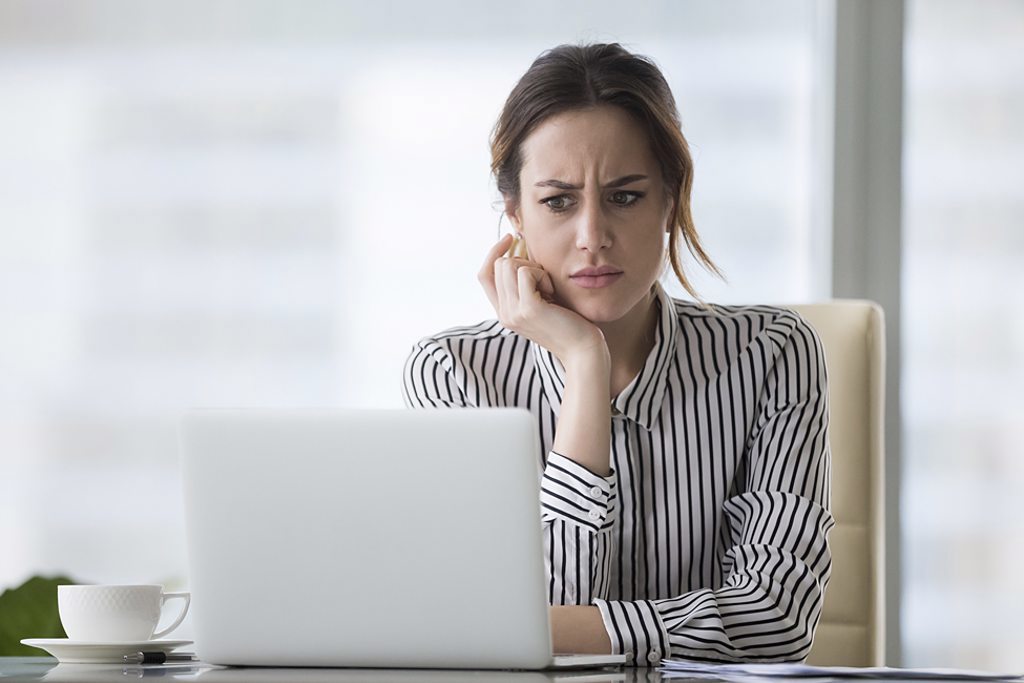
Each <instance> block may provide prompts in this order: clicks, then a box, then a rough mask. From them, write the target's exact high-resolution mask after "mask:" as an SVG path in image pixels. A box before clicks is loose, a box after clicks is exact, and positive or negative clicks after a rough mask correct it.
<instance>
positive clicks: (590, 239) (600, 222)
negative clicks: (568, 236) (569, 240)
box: [576, 200, 611, 252]
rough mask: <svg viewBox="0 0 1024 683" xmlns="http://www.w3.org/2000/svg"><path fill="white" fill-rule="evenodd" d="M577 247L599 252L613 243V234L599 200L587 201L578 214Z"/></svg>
mask: <svg viewBox="0 0 1024 683" xmlns="http://www.w3.org/2000/svg"><path fill="white" fill-rule="evenodd" d="M576 217H577V221H578V222H577V225H576V247H577V248H578V249H586V250H587V251H593V252H597V251H600V250H601V249H602V248H604V247H607V246H610V245H611V234H610V233H609V231H608V225H607V222H606V220H605V217H604V215H603V214H602V212H601V207H600V205H599V204H598V202H594V201H589V200H588V201H586V202H584V205H583V206H582V207H581V209H580V211H579V212H577V214H576Z"/></svg>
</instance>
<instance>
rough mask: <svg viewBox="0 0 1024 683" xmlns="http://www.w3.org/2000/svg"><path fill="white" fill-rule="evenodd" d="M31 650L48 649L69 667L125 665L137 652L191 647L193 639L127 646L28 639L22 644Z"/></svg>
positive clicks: (144, 641) (125, 644) (66, 639)
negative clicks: (125, 661) (126, 657)
mask: <svg viewBox="0 0 1024 683" xmlns="http://www.w3.org/2000/svg"><path fill="white" fill-rule="evenodd" d="M21 642H22V643H24V644H25V645H28V646H30V647H38V648H39V649H41V650H46V651H47V652H49V653H50V654H51V655H53V656H54V657H56V658H57V661H59V662H65V663H68V664H109V663H111V662H115V663H118V664H123V663H124V656H125V655H133V654H135V653H136V652H170V651H171V650H173V649H175V648H178V647H181V646H182V645H191V644H192V641H191V640H139V641H136V642H125V643H95V642H89V641H86V640H70V639H68V638H25V639H23V640H22V641H21Z"/></svg>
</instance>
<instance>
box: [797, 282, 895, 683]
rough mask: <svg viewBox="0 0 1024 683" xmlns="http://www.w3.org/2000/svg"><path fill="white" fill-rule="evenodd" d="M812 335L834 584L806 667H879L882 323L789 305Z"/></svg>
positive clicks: (842, 308)
mask: <svg viewBox="0 0 1024 683" xmlns="http://www.w3.org/2000/svg"><path fill="white" fill-rule="evenodd" d="M789 308H792V309H793V310H795V311H797V312H799V313H800V314H801V315H802V316H803V317H804V318H805V319H806V320H807V322H809V323H810V324H811V325H812V326H813V327H814V329H815V330H816V331H817V332H818V335H819V337H820V338H821V343H822V345H823V346H824V348H825V363H826V366H827V367H828V380H829V404H830V414H829V443H830V445H831V447H832V514H833V516H834V517H835V519H836V526H835V528H834V529H833V530H832V533H831V537H830V540H831V543H830V547H831V550H832V578H831V580H830V581H829V586H828V590H827V591H826V593H825V607H824V610H823V612H822V616H821V621H820V622H819V624H818V629H817V631H816V633H815V636H814V645H813V647H812V648H811V654H810V656H809V657H808V658H807V661H808V663H810V664H817V665H832V666H881V665H883V664H884V663H885V562H884V560H885V508H884V478H883V477H884V463H883V456H884V444H885V441H884V429H885V423H884V414H885V412H884V405H885V404H884V397H885V322H884V316H883V313H882V309H881V307H880V306H878V305H877V304H875V303H872V302H870V301H853V300H837V301H831V302H828V303H819V304H807V305H800V306H790V307H789Z"/></svg>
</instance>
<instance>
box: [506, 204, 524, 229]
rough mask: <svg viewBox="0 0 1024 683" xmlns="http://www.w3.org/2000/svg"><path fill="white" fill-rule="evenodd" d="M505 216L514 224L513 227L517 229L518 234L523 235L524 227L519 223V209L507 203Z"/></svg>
mask: <svg viewBox="0 0 1024 683" xmlns="http://www.w3.org/2000/svg"><path fill="white" fill-rule="evenodd" d="M505 215H506V216H508V219H509V221H511V222H512V227H513V228H515V231H516V233H517V234H522V232H523V226H522V224H521V223H520V221H519V208H518V207H517V206H516V205H515V204H513V203H512V202H511V201H509V200H506V201H505Z"/></svg>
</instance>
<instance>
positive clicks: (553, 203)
mask: <svg viewBox="0 0 1024 683" xmlns="http://www.w3.org/2000/svg"><path fill="white" fill-rule="evenodd" d="M568 202H569V197H568V196H567V195H564V194H560V195H558V196H557V197H548V198H547V199H542V200H540V203H541V204H543V205H545V206H546V207H548V208H549V209H551V212H552V213H561V212H563V211H565V210H566V209H568V208H569V203H568Z"/></svg>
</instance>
